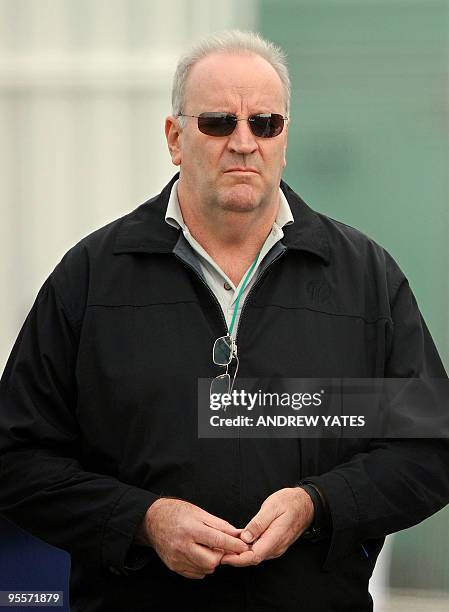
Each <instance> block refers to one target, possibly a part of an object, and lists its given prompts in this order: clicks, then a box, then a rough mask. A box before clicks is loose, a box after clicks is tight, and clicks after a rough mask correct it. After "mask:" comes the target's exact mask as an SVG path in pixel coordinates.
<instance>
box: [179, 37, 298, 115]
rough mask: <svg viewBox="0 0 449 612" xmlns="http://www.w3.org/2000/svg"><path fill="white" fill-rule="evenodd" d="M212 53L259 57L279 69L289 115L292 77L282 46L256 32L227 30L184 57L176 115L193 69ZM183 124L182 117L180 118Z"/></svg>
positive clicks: (180, 110)
mask: <svg viewBox="0 0 449 612" xmlns="http://www.w3.org/2000/svg"><path fill="white" fill-rule="evenodd" d="M212 53H234V54H251V53H254V54H255V55H259V56H260V57H262V58H263V59H264V60H266V61H267V62H268V63H269V64H271V65H272V66H273V68H274V69H275V70H276V72H277V74H278V75H279V78H280V79H281V82H282V86H283V89H284V99H285V112H286V115H287V117H288V116H289V112H290V92H291V85H290V77H289V74H288V68H287V56H286V54H285V53H284V51H282V49H281V48H280V47H278V46H277V45H275V44H274V43H272V42H269V41H268V40H265V39H264V38H262V36H260V34H257V33H255V32H242V31H241V30H226V31H224V32H220V33H218V34H212V35H210V36H206V37H205V38H203V39H201V40H200V41H199V42H197V43H196V44H194V45H193V46H192V47H191V48H190V49H189V50H188V51H187V53H185V54H184V55H183V56H181V58H180V60H179V62H178V65H177V67H176V72H175V76H174V78H173V88H172V113H173V115H175V116H177V115H179V113H181V112H182V111H183V110H184V105H185V89H186V82H187V77H188V75H189V72H190V69H191V68H192V66H194V65H195V64H196V63H197V62H198V61H199V60H201V59H203V58H204V57H206V56H207V55H210V54H212ZM179 119H180V121H181V120H182V119H183V117H180V118H179Z"/></svg>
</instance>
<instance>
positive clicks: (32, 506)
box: [0, 276, 158, 573]
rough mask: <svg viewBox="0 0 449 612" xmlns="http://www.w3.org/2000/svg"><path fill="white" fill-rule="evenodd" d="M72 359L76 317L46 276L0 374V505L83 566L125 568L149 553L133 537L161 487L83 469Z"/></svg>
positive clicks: (133, 566) (18, 522)
mask: <svg viewBox="0 0 449 612" xmlns="http://www.w3.org/2000/svg"><path fill="white" fill-rule="evenodd" d="M76 357H77V333H76V330H75V325H74V322H73V321H71V320H70V318H69V316H68V311H67V309H66V308H65V306H64V305H63V303H62V301H61V298H60V296H59V295H58V292H57V289H56V285H55V282H54V280H53V279H52V276H50V277H49V279H48V280H47V281H46V283H45V284H44V285H43V287H42V289H41V290H40V292H39V294H38V296H37V298H36V301H35V303H34V305H33V307H32V309H31V312H30V313H29V315H28V317H27V319H26V321H25V323H24V325H23V327H22V329H21V331H20V334H19V336H18V338H17V341H16V343H15V345H14V348H13V351H12V353H11V356H10V358H9V360H8V363H7V365H6V368H5V371H4V373H3V376H2V379H1V382H0V513H1V514H2V515H3V516H4V517H5V518H7V519H8V520H10V521H12V522H13V523H15V524H16V525H18V526H19V527H22V528H23V529H25V530H27V531H29V532H30V533H31V534H33V535H34V536H36V537H38V538H41V539H42V540H45V541H46V542H48V543H50V544H52V545H54V546H56V547H59V548H62V549H64V550H66V551H68V552H69V553H71V555H72V556H76V557H79V558H80V559H82V561H83V563H85V564H86V565H89V564H92V565H94V566H97V567H103V568H107V569H109V570H110V571H111V572H113V573H126V569H125V568H126V567H128V569H137V568H138V567H140V566H141V565H142V563H143V560H142V559H143V557H142V553H143V554H145V553H148V554H150V551H149V549H148V548H145V547H136V546H135V545H134V544H133V536H134V533H135V531H136V529H137V526H138V525H139V523H140V521H141V520H142V519H143V517H144V515H145V512H146V510H147V508H148V507H149V506H150V505H151V504H152V503H153V502H154V501H155V500H156V499H157V498H158V495H156V494H154V493H151V492H149V491H146V490H143V489H139V488H136V487H134V486H129V485H128V484H126V483H123V482H120V481H119V480H117V479H115V478H113V477H110V476H108V475H104V474H97V473H94V472H90V471H86V470H85V469H84V468H83V465H82V463H81V461H80V447H81V444H82V439H81V432H80V429H79V426H78V424H77V419H76V399H77V388H76V379H75V363H76ZM139 549H140V550H139ZM138 552H140V553H141V554H140V556H139V555H137V554H136V553H138Z"/></svg>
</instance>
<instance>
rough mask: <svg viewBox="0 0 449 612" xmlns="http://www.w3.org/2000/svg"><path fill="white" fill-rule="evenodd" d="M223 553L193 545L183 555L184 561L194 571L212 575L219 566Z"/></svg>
mask: <svg viewBox="0 0 449 612" xmlns="http://www.w3.org/2000/svg"><path fill="white" fill-rule="evenodd" d="M222 557H223V553H222V552H221V551H219V550H212V549H210V548H209V547H208V546H203V545H201V544H196V543H193V544H192V545H191V546H189V547H188V549H187V550H186V553H185V558H186V561H187V562H188V563H189V564H190V565H192V566H193V567H194V568H195V569H196V570H199V571H201V572H202V573H205V574H212V573H213V572H214V570H215V568H216V567H217V565H220V561H221V558H222Z"/></svg>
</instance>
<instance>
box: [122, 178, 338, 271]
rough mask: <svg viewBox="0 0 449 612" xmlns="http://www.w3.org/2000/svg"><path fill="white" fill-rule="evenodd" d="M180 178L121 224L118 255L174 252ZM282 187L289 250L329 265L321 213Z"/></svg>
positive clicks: (290, 190) (285, 184)
mask: <svg viewBox="0 0 449 612" xmlns="http://www.w3.org/2000/svg"><path fill="white" fill-rule="evenodd" d="M178 178H179V173H178V174H176V175H175V176H174V177H173V178H172V179H171V181H170V182H169V183H168V184H167V185H166V186H165V187H164V189H163V190H162V191H161V193H160V194H159V195H157V196H155V197H154V198H152V199H151V200H148V201H147V202H145V203H144V204H141V205H140V206H139V207H138V208H137V209H136V210H134V211H133V212H131V213H130V214H128V215H126V216H125V217H123V219H122V220H121V223H120V225H119V228H118V231H117V235H116V239H115V244H114V250H113V252H114V254H120V253H171V252H172V251H173V249H174V247H175V244H176V242H177V241H178V238H179V230H178V229H175V228H174V227H172V226H170V225H168V224H167V223H166V221H165V212H166V209H167V204H168V199H169V197H170V191H171V188H172V185H173V184H174V182H175V181H176V180H177V179H178ZM281 189H282V191H283V192H284V194H285V196H286V198H287V200H288V203H289V205H290V208H291V211H292V214H293V218H294V220H295V222H294V223H293V224H291V225H287V226H285V227H284V238H283V239H282V242H283V243H284V244H285V246H286V247H287V248H288V249H293V250H297V251H307V252H309V253H313V254H315V255H318V256H319V257H321V259H323V261H324V262H325V263H326V264H328V263H329V261H330V249H329V242H328V238H327V234H326V229H325V227H324V224H323V222H322V220H321V218H320V215H319V214H318V213H316V212H315V211H313V210H312V209H311V208H310V207H309V206H307V204H306V203H305V202H304V201H303V200H302V199H301V198H300V197H299V196H298V194H296V193H295V192H294V191H293V190H292V189H291V188H290V187H289V186H288V185H287V183H285V182H284V181H281Z"/></svg>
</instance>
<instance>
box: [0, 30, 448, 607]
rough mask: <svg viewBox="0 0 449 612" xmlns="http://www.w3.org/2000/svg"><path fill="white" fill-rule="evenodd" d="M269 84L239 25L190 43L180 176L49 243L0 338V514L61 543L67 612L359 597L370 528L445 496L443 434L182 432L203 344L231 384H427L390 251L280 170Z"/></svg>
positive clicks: (283, 94)
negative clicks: (90, 228)
mask: <svg viewBox="0 0 449 612" xmlns="http://www.w3.org/2000/svg"><path fill="white" fill-rule="evenodd" d="M289 91H290V90H289V80H288V73H287V70H286V67H285V63H284V60H283V57H282V54H281V52H280V51H279V50H278V49H277V48H276V47H274V45H272V44H270V43H267V42H265V41H263V40H262V39H261V38H260V37H258V36H256V35H253V34H250V33H240V32H228V33H224V34H223V35H220V36H215V37H212V38H209V39H207V40H205V41H203V42H201V43H200V44H199V45H196V46H195V47H194V48H193V49H192V51H191V52H189V53H188V54H187V55H186V56H185V57H184V58H183V59H182V60H181V61H180V63H179V65H178V69H177V72H176V75H175V81H174V87H173V114H172V115H171V116H170V117H168V118H167V120H166V125H165V131H166V136H167V143H168V147H169V150H170V155H171V158H172V161H173V163H174V164H175V165H176V166H179V167H180V174H179V175H177V176H175V177H174V179H173V180H172V181H171V182H170V183H169V184H168V185H167V186H166V187H165V188H164V190H163V191H162V193H161V194H160V195H159V196H156V197H155V198H153V199H152V200H150V201H149V202H147V203H145V204H143V205H142V206H140V207H139V208H138V209H137V210H136V211H134V212H132V213H130V214H129V215H126V216H125V217H123V218H122V219H119V220H118V221H115V222H113V223H111V224H109V225H108V226H106V227H104V228H102V229H100V230H98V231H97V232H95V233H94V234H92V235H91V236H88V237H87V238H85V239H84V240H82V241H81V242H80V243H79V244H78V245H76V246H75V247H74V248H73V249H71V250H70V251H69V252H68V253H67V254H66V256H65V257H64V258H63V260H62V261H61V263H60V264H59V265H58V266H57V267H56V269H55V270H54V272H53V273H52V274H51V275H50V277H49V278H48V279H47V281H46V283H45V284H44V286H43V287H42V289H41V291H40V292H39V295H38V297H37V300H36V302H35V304H34V306H33V308H32V310H31V313H30V315H29V316H28V318H27V320H26V322H25V325H24V327H23V329H22V331H21V332H20V335H19V338H18V340H17V342H16V345H15V347H14V350H13V352H12V355H11V357H10V360H9V362H8V365H7V367H6V370H5V373H4V376H3V379H2V386H1V412H0V425H1V427H0V433H1V437H0V448H1V475H2V487H1V491H0V511H1V512H2V514H3V515H4V516H6V517H7V518H9V519H11V520H13V521H14V522H16V523H17V524H18V525H20V526H22V527H24V528H25V529H27V530H29V531H30V532H32V533H34V534H35V535H36V536H38V537H41V538H43V539H44V540H46V541H48V542H50V543H52V544H54V545H56V546H59V547H61V548H64V549H66V550H68V551H69V552H70V553H71V555H72V573H71V609H72V610H74V611H81V610H82V611H83V612H91V611H92V612H94V611H95V612H96V611H108V612H109V611H112V610H133V611H141V610H142V611H143V610H153V609H169V610H171V609H187V610H209V609H214V610H242V611H243V610H245V611H246V610H248V611H250V610H251V611H255V610H257V611H261V610H286V611H287V610H288V611H290V610H307V611H308V612H314V611H325V610H326V611H327V610H342V611H343V610H344V611H346V610H347V611H349V610H353V611H354V612H363V611H365V610H372V601H371V598H370V595H369V593H368V580H369V577H370V575H371V573H372V570H373V568H374V564H375V561H376V558H377V555H378V553H379V551H380V549H381V547H382V544H383V540H384V537H385V535H386V534H388V533H391V532H393V531H397V530H399V529H403V528H405V527H409V526H411V525H413V524H415V523H417V522H419V521H421V520H423V519H424V518H426V517H427V516H429V515H431V514H432V513H434V512H435V511H437V510H438V509H439V508H441V507H442V506H443V505H444V504H445V503H447V501H448V500H449V484H448V481H447V469H448V466H449V449H448V445H447V443H446V442H445V441H443V440H415V439H409V440H389V439H384V440H380V439H375V440H370V439H350V440H344V439H338V438H335V437H334V438H325V439H324V438H323V439H306V438H304V439H294V438H289V439H276V438H266V439H245V438H240V437H237V438H234V439H232V438H231V439H207V438H199V437H198V434H197V383H198V379H199V378H214V377H217V376H220V375H221V374H222V373H223V367H222V366H223V365H225V364H223V363H221V362H220V361H219V360H217V359H216V358H215V354H214V358H215V363H214V361H213V358H212V357H213V353H212V348H213V346H214V342H215V341H216V340H217V339H218V338H228V339H231V340H228V341H229V343H230V344H229V347H230V354H229V355H228V357H229V359H228V360H227V362H232V363H228V366H230V367H231V368H232V367H235V366H234V365H233V363H234V361H235V359H234V358H236V357H237V352H236V350H237V349H236V347H238V358H239V362H240V363H239V373H238V375H239V377H240V376H241V377H246V378H250V377H274V378H276V377H279V378H281V377H285V378H294V377H303V378H317V377H351V378H359V377H362V378H363V377H365V378H367V377H444V376H445V373H444V369H443V366H442V365H441V362H440V360H439V357H438V355H437V352H436V350H435V347H434V345H433V343H432V340H431V338H430V336H429V333H428V331H427V328H426V326H425V324H424V322H423V321H422V319H421V317H420V314H419V310H418V308H417V306H416V302H415V301H414V298H413V296H412V294H411V291H410V289H409V287H408V283H407V280H406V279H405V277H404V275H403V274H402V272H401V271H400V270H399V268H398V267H397V265H396V264H395V262H394V261H393V260H392V259H391V257H390V256H389V255H388V254H387V253H386V252H385V251H384V250H383V249H382V248H381V247H379V246H378V245H376V244H375V243H374V242H373V241H371V240H370V239H368V238H367V237H365V236H363V235H362V234H360V233H359V232H357V231H356V230H354V229H352V228H349V227H347V226H345V225H343V224H340V223H338V222H336V221H333V220H331V219H329V218H327V217H325V216H324V215H320V214H317V213H315V212H313V211H312V210H311V209H310V208H309V207H308V206H307V205H306V204H305V203H304V202H303V201H302V200H301V198H300V197H299V196H298V195H296V194H295V193H294V192H293V191H292V190H291V189H290V188H289V187H288V186H287V185H286V184H285V183H284V182H281V175H282V171H283V168H284V167H285V163H286V162H285V153H286V149H287V136H288V121H289V119H288V117H289ZM231 373H232V369H231ZM225 381H227V382H228V383H229V379H227V378H226V377H225ZM298 485H300V486H298Z"/></svg>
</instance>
